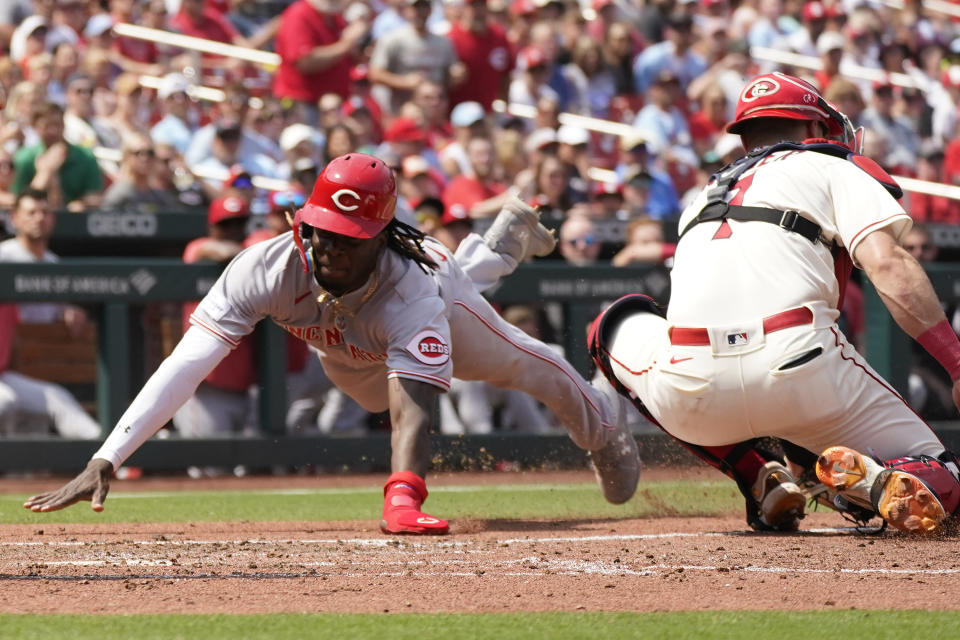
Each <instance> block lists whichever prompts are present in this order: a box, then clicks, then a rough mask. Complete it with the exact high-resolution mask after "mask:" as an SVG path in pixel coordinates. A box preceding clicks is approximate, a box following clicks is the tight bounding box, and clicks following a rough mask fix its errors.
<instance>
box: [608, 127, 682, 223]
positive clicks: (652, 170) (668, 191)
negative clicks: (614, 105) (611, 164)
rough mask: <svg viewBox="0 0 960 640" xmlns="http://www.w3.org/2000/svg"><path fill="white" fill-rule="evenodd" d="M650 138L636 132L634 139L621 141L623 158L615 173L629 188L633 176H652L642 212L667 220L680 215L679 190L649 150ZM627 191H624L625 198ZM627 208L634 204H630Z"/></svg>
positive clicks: (632, 135)
mask: <svg viewBox="0 0 960 640" xmlns="http://www.w3.org/2000/svg"><path fill="white" fill-rule="evenodd" d="M647 139H648V138H647V135H646V134H645V133H644V132H642V131H638V130H635V131H634V132H633V133H632V134H631V135H627V136H624V137H622V138H620V158H619V162H618V164H617V167H616V173H617V175H618V176H619V177H620V179H621V181H622V184H624V186H626V185H627V183H628V182H630V180H629V179H628V178H629V177H630V176H632V175H634V176H636V175H640V174H641V173H642V174H644V175H646V176H649V185H648V187H647V188H648V190H649V199H645V201H644V210H643V212H644V213H646V214H647V215H649V216H651V217H653V218H658V219H666V218H670V217H673V216H675V215H676V214H678V213H679V212H680V202H679V198H678V196H677V190H676V187H674V186H673V181H672V180H671V179H670V176H669V175H668V174H667V173H666V172H665V171H664V170H663V169H661V168H660V167H659V166H658V164H657V158H656V156H654V155H653V154H652V153H651V152H650V149H649V147H648V146H647ZM627 195H628V190H627V189H625V190H624V197H626V196H627ZM627 204H635V203H630V202H628V203H627Z"/></svg>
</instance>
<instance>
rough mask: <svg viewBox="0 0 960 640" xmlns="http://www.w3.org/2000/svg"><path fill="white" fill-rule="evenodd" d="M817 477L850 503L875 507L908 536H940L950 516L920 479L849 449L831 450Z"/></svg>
mask: <svg viewBox="0 0 960 640" xmlns="http://www.w3.org/2000/svg"><path fill="white" fill-rule="evenodd" d="M817 477H818V478H820V481H821V482H823V483H824V484H825V485H827V486H828V487H831V488H833V489H836V490H837V491H839V492H840V493H841V495H843V496H844V497H845V498H847V499H848V500H850V501H851V502H855V503H858V504H865V505H870V506H872V507H873V508H874V509H875V510H876V511H877V513H879V514H880V517H881V518H883V519H884V521H886V522H887V523H889V524H890V526H892V527H894V528H896V529H899V530H900V531H905V532H907V533H918V534H926V533H937V532H939V531H941V530H942V529H943V526H942V525H943V522H944V521H945V520H946V518H947V512H946V510H945V509H944V508H943V505H942V504H941V503H940V500H939V498H938V497H937V496H936V494H935V493H934V492H933V491H931V489H930V487H928V486H927V485H926V483H924V482H923V481H922V480H921V479H920V478H918V477H917V476H915V475H913V474H912V473H908V472H906V471H901V470H899V469H895V468H890V467H885V466H883V465H882V464H880V463H879V462H876V461H874V460H872V459H871V458H869V457H867V456H864V455H862V454H860V453H859V452H857V451H854V450H853V449H850V448H848V447H830V448H829V449H827V450H826V451H824V452H823V453H822V454H821V455H820V458H819V459H818V460H817Z"/></svg>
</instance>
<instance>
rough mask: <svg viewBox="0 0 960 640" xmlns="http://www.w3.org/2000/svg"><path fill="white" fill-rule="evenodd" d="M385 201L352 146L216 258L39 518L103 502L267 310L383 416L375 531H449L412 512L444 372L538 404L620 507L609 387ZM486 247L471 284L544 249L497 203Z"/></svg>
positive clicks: (616, 417)
mask: <svg viewBox="0 0 960 640" xmlns="http://www.w3.org/2000/svg"><path fill="white" fill-rule="evenodd" d="M396 198H397V187H396V181H395V179H394V176H393V173H392V171H391V170H390V169H389V168H388V167H387V166H386V165H384V163H383V162H382V161H381V160H379V159H377V158H374V157H372V156H368V155H364V154H359V153H353V154H349V155H346V156H341V157H339V158H335V159H334V160H332V161H331V162H330V163H329V164H328V165H327V167H326V168H325V169H324V171H323V173H322V174H321V175H320V176H319V178H318V179H317V182H316V184H315V186H314V189H313V193H312V195H311V196H310V199H309V200H308V201H307V203H306V204H305V205H304V206H303V208H301V209H300V210H299V211H297V213H296V216H295V218H294V221H293V225H292V227H293V229H292V231H291V234H290V235H283V236H281V237H277V238H275V239H273V240H268V241H266V242H262V243H259V244H257V245H254V246H252V247H250V248H248V249H246V250H244V251H243V252H242V253H240V254H239V255H238V256H237V257H236V258H235V259H234V260H233V261H232V262H231V263H230V264H229V265H228V266H227V268H226V269H225V270H224V272H223V274H222V275H221V276H220V278H219V280H218V281H217V283H216V284H215V285H214V287H213V289H212V290H211V291H210V292H209V293H208V294H207V296H206V297H205V298H204V299H203V300H202V301H201V302H200V305H199V306H198V307H197V309H196V311H195V312H194V314H193V316H192V318H191V322H192V325H193V326H192V327H191V328H190V329H189V330H188V331H187V332H186V334H185V335H184V337H183V339H182V340H181V342H180V343H179V345H178V346H177V347H176V349H174V351H173V353H172V354H171V355H170V356H169V357H168V358H167V359H166V360H165V361H164V362H163V363H162V364H161V365H160V367H159V368H158V369H157V371H156V372H155V373H154V375H153V376H152V377H151V378H150V380H148V381H147V383H146V384H145V385H144V387H143V389H142V390H141V391H140V393H139V394H138V395H137V397H136V398H135V399H134V401H133V402H132V403H131V405H130V407H129V408H128V409H127V411H126V412H125V413H124V415H123V416H122V417H121V418H120V421H119V422H118V424H117V426H116V427H115V428H114V430H113V432H112V433H111V434H110V435H109V436H108V437H107V439H106V441H105V442H104V443H103V446H102V447H101V448H100V450H99V451H97V452H96V453H95V454H94V456H93V459H92V460H91V461H90V463H89V464H88V465H87V469H86V470H85V471H84V472H82V473H81V474H80V475H79V476H77V477H76V478H75V479H74V480H72V481H71V482H70V483H68V484H67V485H65V486H64V487H62V488H61V489H59V490H56V491H52V492H49V493H45V494H41V495H39V496H34V497H32V498H30V499H29V500H27V502H26V503H25V505H24V506H25V507H27V508H29V509H32V510H33V511H51V510H54V509H60V508H63V507H65V506H68V505H70V504H72V503H74V502H77V501H78V500H81V499H90V500H92V507H93V509H94V510H95V511H100V510H102V509H103V501H104V498H105V497H106V494H107V490H108V488H109V478H110V475H111V474H112V473H113V470H114V469H116V468H117V467H119V466H120V465H121V464H122V463H123V461H124V460H125V459H126V458H127V457H128V456H129V455H130V454H132V453H133V452H134V451H135V450H136V449H137V447H139V446H140V445H141V444H143V442H145V441H146V440H147V439H148V438H149V437H150V436H152V435H153V434H154V433H156V431H157V430H158V429H159V428H160V427H161V426H162V425H163V424H165V423H166V422H167V420H169V419H170V416H171V415H172V414H173V412H174V411H175V410H176V409H177V407H179V406H180V405H181V404H182V403H183V402H184V401H185V400H186V398H188V397H189V396H190V394H191V393H192V392H193V390H194V388H195V387H196V386H197V384H199V382H200V381H201V380H203V378H204V377H205V376H206V375H207V374H208V373H209V371H210V370H211V369H212V368H213V367H214V366H216V364H217V363H218V362H219V361H220V360H221V359H222V358H223V357H224V356H225V355H226V354H227V353H228V352H229V351H230V349H231V348H232V347H234V346H235V345H236V344H237V343H238V341H239V340H240V339H241V338H242V337H243V336H244V335H246V334H248V333H250V332H251V331H252V330H253V327H254V325H255V324H256V323H257V322H258V321H259V320H261V319H262V318H265V317H268V316H269V317H270V318H272V319H273V320H274V321H275V322H277V323H278V324H279V325H280V326H282V327H284V328H285V329H286V330H287V331H289V332H290V333H291V334H293V335H295V336H297V337H299V338H302V339H303V340H305V341H307V342H308V343H310V344H311V345H312V346H314V347H315V348H316V349H317V350H318V351H319V352H320V354H321V360H322V363H323V366H324V369H325V370H326V372H327V374H328V375H329V377H330V379H331V380H332V381H333V383H334V384H336V385H337V386H338V387H339V388H341V389H342V390H343V391H344V392H345V393H347V394H348V395H350V396H351V397H352V398H353V399H355V400H356V401H357V402H358V403H359V404H360V405H361V406H363V407H364V408H365V409H367V410H369V411H372V412H379V411H384V410H386V409H389V410H390V418H391V423H392V438H391V442H392V458H391V460H392V463H391V466H392V471H393V473H392V475H391V476H390V477H389V478H388V480H387V482H386V485H385V486H384V507H383V515H382V520H381V523H380V528H381V530H382V531H384V532H385V533H414V534H430V533H446V532H447V531H448V528H449V525H448V523H447V522H446V521H444V520H441V519H439V518H435V517H433V516H430V515H428V514H426V513H424V512H423V511H422V510H421V506H422V504H423V502H424V500H426V498H427V487H426V482H425V480H424V476H425V474H426V472H427V468H428V465H429V462H430V451H429V440H428V437H427V436H428V432H429V430H430V428H431V427H432V422H433V415H434V406H435V401H436V399H437V396H438V394H440V393H442V392H444V391H445V390H446V389H447V387H448V386H449V384H450V378H451V376H454V375H455V376H456V377H458V378H461V379H464V380H484V381H486V382H489V383H491V384H493V385H495V386H498V387H502V388H510V389H518V390H521V391H524V392H526V393H529V394H530V395H532V396H533V397H534V398H536V399H537V400H539V401H541V402H543V403H544V404H545V405H547V406H548V407H549V408H550V409H551V410H552V411H553V412H554V414H555V415H556V416H557V417H558V418H559V419H560V420H561V421H562V422H563V424H564V425H565V426H566V428H567V431H568V432H569V434H570V437H571V438H572V439H573V441H574V442H575V443H576V444H577V445H578V446H579V447H581V448H582V449H585V450H587V451H589V452H590V457H591V459H592V462H593V464H594V467H595V470H596V473H597V476H598V479H599V481H600V484H601V487H602V489H603V493H604V496H605V497H606V498H607V500H609V501H610V502H613V503H621V502H625V501H626V500H628V499H629V498H630V497H631V496H632V495H633V493H634V491H635V489H636V485H637V481H638V478H639V472H640V466H639V456H638V452H637V448H636V441H635V440H634V439H633V437H632V436H631V435H630V434H629V432H628V431H627V430H626V427H625V421H624V418H625V414H624V410H623V404H624V402H623V401H622V399H621V398H619V397H618V396H617V395H616V393H615V392H613V390H612V389H609V386H608V385H605V387H604V388H605V389H609V391H608V392H604V391H601V390H598V389H596V388H594V387H593V386H591V385H590V384H589V383H587V382H586V381H585V380H583V379H582V378H581V377H580V376H579V375H578V374H577V373H576V371H575V370H574V369H573V367H572V366H570V365H569V364H568V363H567V362H566V361H564V360H563V359H561V358H559V357H557V356H556V355H555V354H554V352H553V351H552V350H551V349H550V348H549V347H548V346H546V345H545V344H543V343H541V342H539V341H537V340H535V339H533V338H531V337H529V336H528V335H527V334H525V333H524V332H523V331H521V330H519V329H517V328H516V327H514V326H513V325H511V324H509V323H508V322H506V321H504V320H503V319H502V318H501V317H500V316H499V315H498V314H497V312H496V311H495V310H494V309H493V308H492V307H491V306H490V305H489V303H488V302H487V301H486V300H485V299H484V298H483V297H482V296H481V295H480V294H479V293H478V292H477V289H476V288H475V286H474V283H473V282H472V281H471V279H470V277H468V275H467V274H466V273H464V271H463V270H462V269H461V267H460V265H459V264H458V261H457V259H455V257H454V256H453V254H451V253H450V252H449V251H447V250H446V249H445V248H444V247H443V246H442V245H441V244H440V243H439V242H436V241H435V240H433V239H431V238H429V237H425V236H423V235H422V234H421V233H419V232H418V231H417V230H416V229H414V228H412V227H409V226H408V225H406V224H404V223H402V222H400V221H399V220H396V219H395V218H394V207H395V204H396ZM485 240H486V244H487V245H488V247H492V248H493V251H494V252H495V253H498V254H508V256H509V259H508V260H501V266H500V267H497V266H496V265H495V266H493V267H491V266H490V264H486V265H482V264H479V263H478V264H475V265H473V266H471V267H470V268H471V269H472V270H474V271H475V277H476V278H477V280H478V281H482V280H483V279H484V278H491V279H493V278H495V275H496V272H497V269H498V268H504V267H502V264H503V263H509V264H512V266H516V262H517V261H520V260H522V259H524V258H525V257H527V256H528V255H529V254H531V253H533V252H541V253H542V252H544V251H549V250H551V249H552V248H553V242H554V241H553V238H552V236H551V235H550V234H549V232H547V231H546V230H545V229H543V228H542V227H540V226H539V223H538V220H537V217H536V214H535V213H533V211H532V210H531V209H529V208H528V207H526V206H525V205H522V203H520V202H519V201H516V202H514V203H512V204H510V205H508V206H507V207H505V209H504V211H502V212H501V214H500V215H499V216H498V218H497V220H496V221H495V222H494V224H493V225H492V227H491V229H490V230H489V231H488V233H487V235H486V236H485ZM547 245H549V246H547ZM474 247H475V248H476V241H475V242H474ZM488 253H489V251H488ZM479 262H482V261H479ZM509 264H508V265H507V266H508V267H509ZM505 272H506V270H504V271H502V272H501V275H502V273H505Z"/></svg>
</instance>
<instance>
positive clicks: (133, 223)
mask: <svg viewBox="0 0 960 640" xmlns="http://www.w3.org/2000/svg"><path fill="white" fill-rule="evenodd" d="M87 232H89V233H90V235H91V236H155V235H157V216H156V215H154V214H152V213H91V214H90V215H89V216H88V217H87Z"/></svg>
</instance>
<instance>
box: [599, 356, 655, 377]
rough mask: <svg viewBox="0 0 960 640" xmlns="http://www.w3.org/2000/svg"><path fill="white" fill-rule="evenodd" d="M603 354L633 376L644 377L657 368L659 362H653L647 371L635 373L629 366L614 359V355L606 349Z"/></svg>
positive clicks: (642, 370)
mask: <svg viewBox="0 0 960 640" xmlns="http://www.w3.org/2000/svg"><path fill="white" fill-rule="evenodd" d="M603 352H604V353H605V354H607V357H608V358H610V359H611V360H613V361H614V362H616V363H617V364H618V365H620V366H621V367H623V369H624V370H625V371H626V372H627V373H629V374H630V375H632V376H642V375H643V374H645V373H646V372H647V371H650V370H651V369H653V368H654V367H655V366H657V361H656V360H654V361H653V362H651V363H650V366H649V367H647V368H646V369H641V370H640V371H634V370H633V369H631V368H630V367H628V366H627V365H625V364H623V363H622V362H620V361H619V360H617V359H616V358H614V357H613V354H612V353H610V352H609V351H607V350H606V349H604V350H603Z"/></svg>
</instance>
